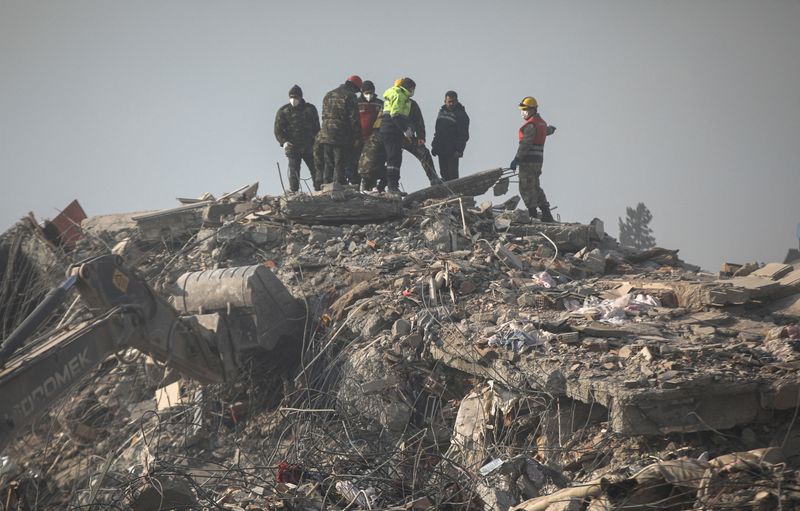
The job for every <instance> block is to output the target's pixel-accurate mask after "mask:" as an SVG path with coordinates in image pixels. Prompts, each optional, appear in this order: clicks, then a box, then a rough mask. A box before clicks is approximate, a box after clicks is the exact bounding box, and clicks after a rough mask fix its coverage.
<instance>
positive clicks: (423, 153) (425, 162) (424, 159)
mask: <svg viewBox="0 0 800 511" xmlns="http://www.w3.org/2000/svg"><path fill="white" fill-rule="evenodd" d="M403 149H405V150H406V151H408V152H409V153H411V154H413V155H414V156H415V157H416V158H417V159H418V160H419V163H420V165H422V170H424V171H425V175H426V176H428V179H433V178H435V177H436V167H434V166H433V156H431V152H430V151H429V150H428V148H427V147H425V145H424V144H423V145H419V144H416V143H414V142H409V141H408V139H407V138H405V137H403Z"/></svg>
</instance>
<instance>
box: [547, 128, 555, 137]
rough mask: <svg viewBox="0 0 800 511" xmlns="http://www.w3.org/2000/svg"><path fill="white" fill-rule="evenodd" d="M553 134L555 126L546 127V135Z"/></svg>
mask: <svg viewBox="0 0 800 511" xmlns="http://www.w3.org/2000/svg"><path fill="white" fill-rule="evenodd" d="M555 132H556V127H555V126H548V127H547V134H548V135H552V134H553V133H555Z"/></svg>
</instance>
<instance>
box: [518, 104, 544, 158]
mask: <svg viewBox="0 0 800 511" xmlns="http://www.w3.org/2000/svg"><path fill="white" fill-rule="evenodd" d="M547 132H548V128H547V123H546V122H545V120H544V119H542V118H541V117H540V116H539V114H533V115H532V116H530V117H528V119H527V120H526V121H525V123H524V124H523V125H522V127H520V129H519V148H518V149H517V160H518V161H520V162H528V163H542V161H544V141H545V139H546V138H547V135H548V133H547Z"/></svg>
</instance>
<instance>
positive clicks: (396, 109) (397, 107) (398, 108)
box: [381, 85, 411, 131]
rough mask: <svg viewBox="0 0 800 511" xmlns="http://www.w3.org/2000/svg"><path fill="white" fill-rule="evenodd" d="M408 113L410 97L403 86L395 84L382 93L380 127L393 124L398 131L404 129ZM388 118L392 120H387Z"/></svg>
mask: <svg viewBox="0 0 800 511" xmlns="http://www.w3.org/2000/svg"><path fill="white" fill-rule="evenodd" d="M410 114H411V98H410V96H409V93H408V90H406V89H405V87H401V86H399V85H396V86H394V87H391V88H390V89H387V90H386V92H384V93H383V114H382V115H381V117H382V122H381V127H382V128H386V127H387V125H388V124H394V126H395V127H396V128H397V129H399V130H400V131H405V129H406V128H407V127H408V122H409V121H408V116H409V115H410ZM389 120H391V121H392V122H391V123H390V122H387V121H389Z"/></svg>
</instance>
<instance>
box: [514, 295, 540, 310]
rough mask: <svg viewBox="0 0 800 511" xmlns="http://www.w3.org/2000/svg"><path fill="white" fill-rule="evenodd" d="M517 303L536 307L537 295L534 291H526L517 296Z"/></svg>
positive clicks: (522, 305)
mask: <svg viewBox="0 0 800 511" xmlns="http://www.w3.org/2000/svg"><path fill="white" fill-rule="evenodd" d="M517 305H519V306H520V307H535V306H536V295H534V294H533V293H524V294H521V295H520V296H519V297H518V298H517Z"/></svg>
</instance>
